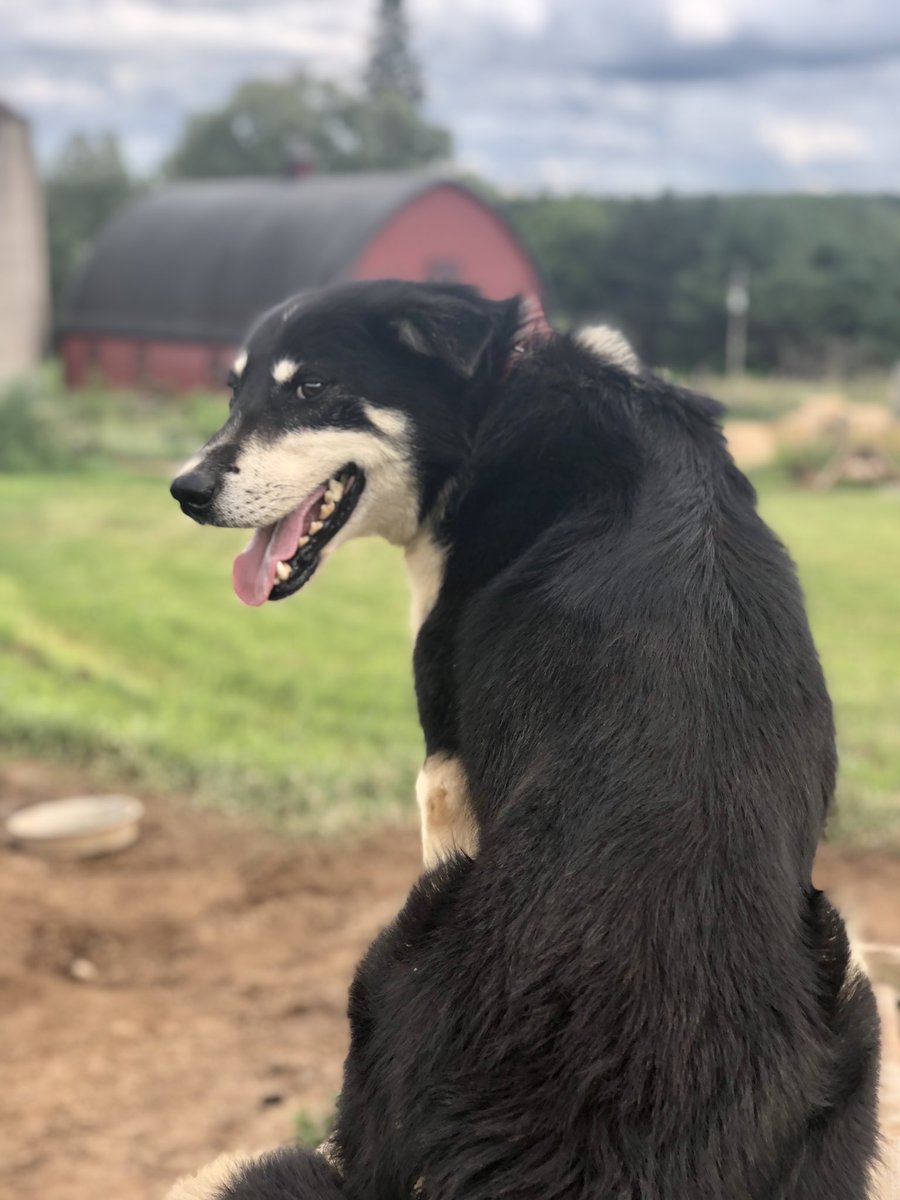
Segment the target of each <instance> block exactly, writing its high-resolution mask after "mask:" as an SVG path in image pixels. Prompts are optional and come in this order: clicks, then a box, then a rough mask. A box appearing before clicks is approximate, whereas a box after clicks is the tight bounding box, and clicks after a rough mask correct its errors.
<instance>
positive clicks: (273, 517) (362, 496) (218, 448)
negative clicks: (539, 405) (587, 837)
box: [172, 281, 519, 604]
mask: <svg viewBox="0 0 900 1200" xmlns="http://www.w3.org/2000/svg"><path fill="white" fill-rule="evenodd" d="M518 324H519V303H518V301H517V300H510V301H503V302H499V303H498V302H494V301H490V300H486V299H484V298H483V297H482V296H480V295H479V294H478V292H476V291H474V290H473V289H471V288H467V287H462V286H459V285H442V284H414V283H402V282H398V281H379V282H371V283H354V284H347V285H344V286H341V287H337V288H333V289H331V290H329V291H325V292H320V293H310V294H306V295H302V296H299V297H296V298H294V299H292V300H289V301H286V302H285V303H284V304H282V305H280V306H279V307H278V308H276V309H273V310H272V311H271V312H269V313H267V314H266V315H265V316H264V317H263V318H262V319H261V320H260V322H259V323H258V324H257V325H256V327H255V328H254V330H253V331H252V333H251V334H250V336H249V338H248V340H247V343H246V345H245V347H244V348H243V349H242V350H241V352H240V354H239V355H238V356H237V359H236V361H235V364H234V368H233V371H232V375H231V381H230V382H231V387H232V401H231V412H230V415H229V417H228V420H227V421H226V422H225V424H224V425H223V426H222V428H221V429H220V430H219V431H218V433H216V434H214V435H213V437H212V438H210V440H209V441H208V442H207V443H206V445H205V446H204V447H203V448H202V450H201V451H200V453H199V454H198V455H197V456H196V457H194V458H193V459H191V460H190V462H188V463H186V464H185V466H184V467H183V468H182V471H181V473H180V474H179V476H178V477H177V479H176V480H175V481H174V483H173V484H172V495H173V496H174V497H175V499H176V500H178V502H179V503H180V504H181V507H182V509H183V510H184V512H185V513H187V515H188V516H190V517H193V518H194V520H196V521H199V522H201V523H204V524H210V525H223V526H237V527H240V528H255V529H256V533H255V534H254V537H253V539H252V541H251V542H250V545H249V546H248V547H247V549H246V550H244V551H243V553H242V554H240V555H239V556H238V558H237V559H236V560H235V565H234V586H235V591H236V592H237V594H238V596H239V597H240V598H241V599H242V600H244V601H245V602H246V603H248V604H263V603H264V602H265V601H266V600H280V599H283V598H284V597H286V596H290V595H292V594H293V593H294V592H296V591H298V590H299V589H300V588H301V587H303V585H304V584H305V583H307V582H308V580H309V579H311V578H312V576H313V575H314V574H315V572H316V570H317V568H318V566H319V564H320V563H321V561H322V560H323V558H324V557H326V556H327V554H328V553H330V552H331V551H333V550H334V549H335V548H336V546H338V545H339V544H340V543H341V542H343V541H346V540H347V539H349V538H351V537H359V536H363V535H366V534H380V535H381V536H383V537H385V538H387V539H388V540H389V541H391V542H394V543H397V544H400V545H404V544H407V543H408V542H410V541H411V540H412V538H413V537H414V536H415V533H416V530H417V529H418V527H419V524H420V522H421V521H422V519H423V517H424V516H425V515H426V513H427V512H428V510H429V508H430V507H431V505H432V504H433V503H434V500H435V498H436V496H437V494H438V492H439V491H440V489H441V487H442V486H443V484H444V483H445V481H446V480H447V478H448V477H449V476H450V475H451V474H452V473H453V471H454V470H455V469H457V468H458V466H459V463H460V461H461V459H462V457H463V454H464V452H465V446H466V439H467V435H468V433H469V431H470V426H471V422H472V420H473V412H472V409H473V406H474V398H475V397H476V396H477V395H478V394H479V392H480V391H481V390H483V388H484V386H485V382H486V380H488V379H489V378H491V377H492V376H494V375H496V373H497V372H498V371H500V370H502V368H503V365H504V363H505V360H506V356H507V354H508V351H509V345H510V343H511V341H512V339H513V338H514V335H515V333H516V330H517V328H518Z"/></svg>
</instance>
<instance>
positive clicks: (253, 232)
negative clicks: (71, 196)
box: [61, 172, 443, 342]
mask: <svg viewBox="0 0 900 1200" xmlns="http://www.w3.org/2000/svg"><path fill="white" fill-rule="evenodd" d="M442 182H443V181H441V180H439V179H436V178H435V177H434V176H430V175H425V174H422V173H420V172H416V173H405V172H390V173H388V172H385V173H365V174H344V175H322V176H312V177H309V176H307V177H306V178H303V179H299V180H297V179H226V180H221V179H217V180H198V181H192V182H185V183H174V184H169V185H167V186H165V187H163V188H160V189H159V190H158V191H155V192H153V193H151V194H150V195H149V196H147V197H145V198H144V199H142V200H139V201H137V203H135V204H133V205H131V206H130V207H129V208H127V209H126V210H125V211H124V212H123V213H121V214H120V215H119V216H118V217H117V218H115V219H114V220H113V221H112V222H111V224H110V225H108V226H107V227H106V229H105V230H104V231H103V232H102V233H101V234H100V237H99V238H98V239H97V242H96V244H95V246H94V249H93V251H92V253H91V256H90V258H89V259H88V261H87V262H86V263H85V265H84V267H83V268H82V269H81V271H80V272H79V274H78V276H77V277H76V279H75V282H74V284H73V286H72V288H71V290H70V292H69V294H68V296H67V299H66V305H65V312H64V315H63V319H62V322H61V326H62V332H64V333H107V334H121V335H133V336H144V337H158V338H179V339H181V338H187V339H199V340H204V341H206V340H209V341H222V342H234V341H237V340H239V339H240V338H241V337H242V336H243V335H244V333H245V332H246V328H247V325H248V323H249V322H250V321H251V320H252V318H253V317H254V316H256V315H257V314H258V313H260V312H262V311H264V310H265V309H266V308H269V307H271V306H272V305H273V304H277V303H278V302H279V301H281V300H283V299H284V298H285V297H286V296H289V295H291V294H292V293H293V292H298V291H301V290H303V289H304V288H309V287H317V286H321V285H323V284H326V283H330V282H333V281H334V280H335V279H339V278H340V277H341V276H342V275H344V274H345V273H346V272H347V271H348V270H349V268H350V267H351V266H352V264H353V262H354V261H355V259H356V258H357V257H358V256H359V254H360V252H361V251H362V249H363V248H364V247H365V245H366V244H367V242H368V241H369V240H370V238H371V237H372V236H373V235H374V234H375V233H376V232H377V230H378V229H379V228H380V227H381V226H382V225H383V224H384V223H385V221H387V220H388V218H390V217H391V216H392V215H393V214H394V213H395V212H397V211H399V210H400V209H401V208H403V207H404V206H405V205H406V204H408V203H409V202H410V201H412V200H414V199H415V198H416V197H417V196H419V195H420V194H422V193H423V192H425V191H428V190H429V189H430V188H433V187H438V186H441V184H442Z"/></svg>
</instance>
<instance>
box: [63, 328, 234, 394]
mask: <svg viewBox="0 0 900 1200" xmlns="http://www.w3.org/2000/svg"><path fill="white" fill-rule="evenodd" d="M60 350H61V353H62V357H63V364H64V368H65V380H66V386H67V387H70V388H81V387H87V386H88V385H89V384H90V383H92V382H99V383H103V384H105V385H106V386H107V387H147V388H155V389H157V388H158V389H159V390H160V391H174V392H186V391H190V389H191V388H220V387H222V386H223V385H224V382H225V377H226V375H227V374H228V368H229V367H230V365H231V363H232V362H233V361H234V356H235V354H236V349H235V347H232V346H222V345H220V344H218V343H215V344H213V343H207V342H162V341H150V340H149V339H147V338H122V337H114V336H100V335H97V336H95V337H88V336H83V335H80V334H78V335H76V334H69V335H67V336H65V337H63V339H62V341H61V345H60Z"/></svg>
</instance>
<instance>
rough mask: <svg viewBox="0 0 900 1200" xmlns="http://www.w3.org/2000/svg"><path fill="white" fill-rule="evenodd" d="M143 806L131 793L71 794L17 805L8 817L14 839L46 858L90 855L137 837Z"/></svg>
mask: <svg viewBox="0 0 900 1200" xmlns="http://www.w3.org/2000/svg"><path fill="white" fill-rule="evenodd" d="M143 815H144V806H143V804H141V802H140V800H135V799H134V798H133V797H131V796H72V797H70V798H69V799H67V800H47V801H44V802H43V803H42V804H31V805H29V806H28V808H20V809H19V810H18V812H14V813H13V814H12V816H10V817H8V818H7V821H6V829H7V832H8V833H9V836H10V837H11V838H12V840H13V842H14V843H15V844H16V845H17V846H19V847H21V849H23V850H28V851H30V853H32V854H42V855H44V856H45V857H47V858H90V857H92V856H93V855H95V854H111V853H113V851H115V850H124V849H125V847H126V846H130V845H131V844H132V843H133V842H134V841H136V840H137V836H138V832H139V829H140V823H141V817H142V816H143Z"/></svg>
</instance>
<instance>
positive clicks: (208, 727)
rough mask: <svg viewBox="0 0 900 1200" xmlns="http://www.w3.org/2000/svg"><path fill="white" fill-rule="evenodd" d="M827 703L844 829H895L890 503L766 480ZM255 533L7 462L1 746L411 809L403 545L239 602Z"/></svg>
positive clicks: (1, 482)
mask: <svg viewBox="0 0 900 1200" xmlns="http://www.w3.org/2000/svg"><path fill="white" fill-rule="evenodd" d="M762 507H763V511H764V514H765V515H766V517H767V518H768V519H769V520H770V522H771V523H772V524H773V525H774V526H775V528H776V529H777V530H778V532H779V533H780V534H781V535H782V536H783V538H784V539H785V541H786V542H787V543H788V545H789V547H790V548H791V550H792V551H793V553H794V555H795V557H796V558H797V559H798V561H799V562H800V566H801V574H802V577H803V581H804V584H805V586H806V590H807V595H808V600H809V605H810V611H811V615H812V621H813V626H814V628H815V631H816V634H817V637H818V640H819V645H820V648H821V651H822V656H823V659H824V662H825V667H826V670H827V673H828V677H829V681H830V684H831V688H832V693H833V695H834V697H835V701H836V705H837V712H838V721H839V731H840V744H841V751H842V762H843V769H842V781H841V797H842V803H841V809H840V814H839V817H838V820H837V822H836V826H835V829H836V834H837V835H838V836H842V837H844V838H848V839H853V840H864V839H868V838H869V837H871V836H879V837H882V838H884V837H889V836H896V837H900V572H898V569H897V566H898V558H900V554H898V549H900V496H898V495H896V494H895V495H887V494H875V493H861V492H840V493H833V494H830V495H812V494H807V493H801V492H793V491H787V490H776V489H772V490H767V491H766V492H765V493H764V497H763V505H762ZM246 537H247V535H246V534H244V533H241V532H237V533H234V532H231V531H227V532H226V531H222V530H211V529H200V528H198V527H197V526H195V525H192V524H191V523H190V522H188V521H187V520H186V519H185V518H184V517H182V516H181V515H180V514H179V513H178V511H177V509H176V506H175V505H174V504H173V503H172V501H171V500H170V498H169V497H168V494H167V488H166V484H165V482H164V481H163V480H162V479H161V478H155V477H149V476H145V477H139V476H137V475H135V474H134V473H122V474H119V475H114V474H110V473H103V474H93V473H91V474H74V475H36V474H20V475H7V476H0V670H2V678H0V742H2V752H3V753H4V754H6V755H7V756H15V755H33V756H39V757H52V758H55V759H62V760H67V761H72V762H77V763H78V764H79V765H88V766H89V767H90V768H91V769H92V770H93V771H95V772H97V773H98V778H99V779H100V780H102V781H103V782H107V783H110V784H111V783H116V784H121V783H125V784H129V785H132V786H135V787H138V788H140V787H148V788H160V787H164V788H174V789H177V790H179V791H183V792H189V793H192V794H196V795H197V796H198V797H202V798H204V799H208V800H212V801H214V802H216V803H219V804H223V805H241V806H245V807H247V806H249V807H251V808H252V809H254V810H255V811H258V812H261V813H265V814H267V815H271V816H274V817H277V818H278V819H286V820H287V821H288V823H289V824H291V825H294V826H296V827H297V828H299V829H312V828H315V829H317V830H321V831H326V832H327V831H331V830H337V829H342V828H346V827H348V826H349V825H351V824H352V825H354V826H357V827H358V826H359V824H360V823H361V822H364V821H369V820H372V819H379V820H380V819H383V818H394V817H396V816H398V815H399V814H401V813H406V814H407V815H408V814H410V813H411V812H412V782H413V777H414V774H415V770H416V768H417V765H418V759H419V756H420V753H421V743H420V736H419V731H418V727H417V723H416V719H415V710H414V703H413V691H412V680H411V668H410V644H409V632H408V625H407V599H406V584H405V579H404V575H403V566H402V559H401V557H400V555H399V553H398V552H397V551H394V550H391V549H390V548H388V547H386V546H384V545H382V544H379V543H370V542H362V543H351V544H350V545H349V546H347V547H345V548H344V549H343V550H342V551H341V553H340V554H338V555H336V556H335V558H334V560H333V561H331V562H330V563H329V564H328V566H327V567H326V569H325V570H324V571H323V573H322V576H321V578H318V579H317V580H316V581H315V583H314V584H313V586H312V587H311V588H310V589H309V591H308V592H305V593H304V594H303V595H302V596H300V597H298V598H297V599H295V600H289V601H287V602H286V603H283V604H277V605H269V606H266V607H264V608H263V609H259V610H250V609H246V608H244V607H242V606H241V605H239V603H238V602H237V600H236V599H235V598H234V596H233V594H232V591H231V585H230V570H231V559H232V556H233V555H234V553H235V552H236V551H237V549H238V548H239V547H240V546H241V544H242V542H243V541H244V540H245V539H246Z"/></svg>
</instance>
